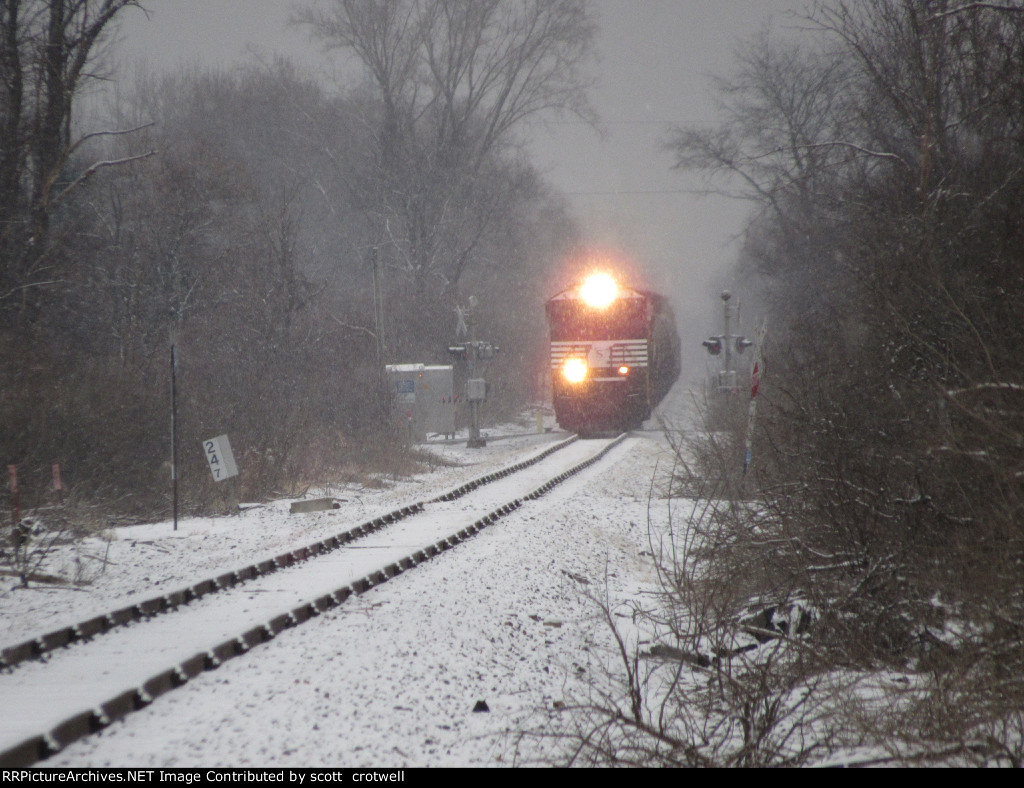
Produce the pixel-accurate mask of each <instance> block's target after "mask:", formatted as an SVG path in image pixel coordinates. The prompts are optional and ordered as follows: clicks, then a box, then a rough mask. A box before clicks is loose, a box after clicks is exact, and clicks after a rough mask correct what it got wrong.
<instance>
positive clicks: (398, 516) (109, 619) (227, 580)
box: [0, 436, 576, 671]
mask: <svg viewBox="0 0 1024 788" xmlns="http://www.w3.org/2000/svg"><path fill="white" fill-rule="evenodd" d="M574 441H576V437H575V436H573V437H572V438H569V439H568V440H564V441H560V442H559V443H556V444H555V445H554V446H551V447H549V448H547V449H545V450H544V451H543V452H540V453H539V454H537V455H536V456H535V457H531V458H530V459H528V460H523V461H522V462H518V463H515V464H514V465H510V466H508V467H507V468H502V469H501V470H498V471H494V472H493V473H489V474H486V475H484V476H481V477H479V478H477V479H473V480H472V481H470V482H467V483H465V484H463V485H461V486H459V487H457V488H455V489H453V490H449V491H448V492H446V493H443V494H442V495H440V496H438V497H437V498H431V499H429V500H426V501H418V502H416V503H413V504H409V505H408V506H403V507H401V508H400V509H395V510H394V511H392V512H388V513H387V514H384V515H381V516H380V517H376V518H374V519H372V520H368V521H366V522H365V523H362V524H361V525H357V526H355V527H354V528H350V529H349V530H347V531H343V532H341V533H339V534H335V535H334V536H329V537H327V538H326V539H321V540H319V541H317V542H313V543H311V544H307V545H304V546H302V547H299V548H296V549H295V550H289V551H287V552H284V553H281V554H280V555H278V556H275V557H273V558H269V559H266V560H264V561H259V562H257V563H253V564H248V565H246V566H243V567H241V568H240V569H235V570H233V571H230V572H224V573H222V574H220V575H217V576H216V577H210V578H207V579H205V580H200V581H199V582H197V583H193V584H192V585H190V586H187V587H186V588H180V589H178V590H177V591H171V592H169V593H166V594H161V595H159V596H155V597H151V598H149V599H145V600H143V601H141V602H135V603H133V604H131V605H126V606H125V607H121V608H118V609H117V610H111V611H109V612H106V613H101V614H99V615H96V616H93V617H91V618H89V619H86V620H85V621H80V622H78V623H77V624H70V625H68V626H65V627H60V628H59V629H55V630H53V631H52V632H46V633H44V634H42V635H38V636H36V637H32V638H29V639H27V640H23V641H21V642H20V643H16V644H15V645H13V646H8V647H6V648H4V649H2V650H0V670H5V671H10V670H13V669H14V668H15V667H17V666H18V665H20V664H21V663H23V662H25V661H27V660H32V659H41V658H42V657H45V656H46V655H47V654H48V653H49V652H51V651H54V650H56V649H59V648H65V647H67V646H72V645H74V644H76V643H80V642H83V641H87V640H91V639H92V638H94V637H97V636H99V635H104V634H106V633H108V632H111V631H113V630H115V629H117V628H119V627H123V626H126V625H127V624H132V623H135V622H137V621H142V620H143V619H146V618H151V617H153V616H156V615H160V614H161V613H166V612H168V611H171V610H176V609H177V608H179V607H181V606H182V605H187V604H188V603H190V602H193V601H195V600H197V599H202V598H203V597H207V596H209V595H210V594H215V593H217V592H219V591H224V590H226V589H229V588H234V587H236V586H238V585H240V584H242V583H245V582H248V581H250V580H255V579H256V578H258V577H264V576H266V575H269V574H273V573H274V572H276V571H278V570H280V569H285V568H287V567H290V566H295V565H297V564H300V563H302V562H304V561H308V560H310V559H312V558H315V557H317V556H320V555H325V554H326V553H329V552H331V551H332V550H337V549H338V548H340V547H343V546H345V545H347V544H349V543H350V542H352V541H354V540H356V539H359V538H362V537H364V536H368V535H369V534H372V533H376V532H377V531H379V530H381V529H382V528H384V527H386V526H388V525H392V524H393V523H397V522H399V521H401V520H404V519H406V518H407V517H409V516H411V515H413V514H418V513H419V512H422V511H423V509H424V507H425V506H426V505H427V504H429V503H435V502H438V501H454V500H456V499H458V498H461V497H462V496H464V495H467V494H468V493H470V492H472V491H473V490H476V489H478V488H479V487H482V486H484V485H486V484H490V483H491V482H494V481H497V480H498V479H504V478H506V477H508V476H511V475H512V474H514V473H518V472H519V471H522V470H525V469H526V468H529V467H531V466H532V465H536V464H537V463H538V462H541V461H542V460H545V459H547V458H548V457H550V456H551V455H552V454H554V453H555V452H557V451H559V450H561V449H564V448H565V447H566V446H568V445H570V444H571V443H573V442H574Z"/></svg>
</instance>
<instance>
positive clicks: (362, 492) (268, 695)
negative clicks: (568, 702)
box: [0, 432, 685, 766]
mask: <svg viewBox="0 0 1024 788" xmlns="http://www.w3.org/2000/svg"><path fill="white" fill-rule="evenodd" d="M553 440H555V438H554V437H552V436H536V437H533V438H520V439H515V440H509V441H502V442H491V443H489V444H488V446H487V447H485V448H483V449H478V450H466V449H464V448H463V447H461V446H444V447H438V449H437V450H438V451H440V452H442V453H443V454H444V455H445V456H446V457H447V458H449V459H458V460H460V461H462V462H466V463H472V464H471V465H469V466H468V467H461V468H452V467H445V466H439V467H438V468H436V469H435V470H434V471H433V472H432V473H429V474H425V475H423V476H420V477H417V478H414V479H410V480H405V481H395V482H393V483H392V484H391V485H390V486H389V487H388V488H387V489H384V490H366V489H361V488H360V489H357V488H351V489H347V490H335V491H329V494H333V495H336V496H337V497H339V498H342V499H346V501H345V503H344V504H343V506H342V508H341V509H339V510H335V511H331V512H321V513H316V514H305V515H289V514H288V513H287V507H288V504H287V502H277V503H275V504H272V505H269V506H265V507H260V508H258V509H253V510H250V511H247V512H244V513H242V514H240V515H238V516H237V517H229V518H198V519H193V520H186V521H183V522H182V523H181V524H180V526H179V530H178V531H177V532H175V531H173V530H171V525H170V523H160V524H156V525H147V526H135V527H132V528H120V529H116V531H114V532H113V534H112V536H111V538H110V541H109V542H107V541H103V540H99V539H96V540H92V541H91V543H89V544H86V545H84V546H83V547H82V548H81V549H80V550H79V551H78V554H77V557H78V564H77V565H74V559H75V557H76V556H75V552H74V551H73V550H70V549H68V550H65V552H64V553H63V554H60V555H55V556H54V560H55V565H54V567H53V569H55V570H56V569H59V568H60V566H59V564H61V562H64V564H65V567H64V568H65V569H66V570H67V569H69V568H70V569H74V568H75V566H77V571H78V572H79V574H80V575H82V574H92V575H93V582H92V584H91V585H88V586H83V587H81V588H79V589H76V590H72V589H71V588H60V587H45V588H44V587H36V588H32V589H28V590H25V589H17V590H15V589H12V588H11V587H10V586H12V585H13V584H14V581H13V580H11V581H10V582H9V583H7V582H5V586H6V587H5V588H4V589H3V591H2V592H0V611H2V612H3V623H2V627H0V645H11V644H13V643H16V642H19V641H21V640H24V639H25V638H26V637H29V636H34V635H39V634H42V633H43V632H46V631H50V630H53V629H55V628H57V627H59V626H63V625H66V624H69V623H73V622H76V621H80V620H83V619H84V618H87V617H89V616H90V615H95V614H96V613H99V612H103V611H106V610H109V609H111V608H113V607H117V606H120V605H123V604H125V603H126V602H127V601H129V600H131V599H144V598H148V597H152V596H154V595H156V594H157V593H161V592H169V591H172V590H176V589H178V588H181V587H183V586H186V585H188V584H190V583H194V582H196V581H197V580H200V579H204V578H206V577H210V576H212V575H215V574H218V573H220V572H223V571H226V570H228V569H233V568H237V567H240V566H242V565H245V564H248V563H252V562H254V561H257V560H261V559H264V558H267V557H270V556H273V555H275V554H277V553H279V552H282V551H283V550H285V549H290V548H294V547H297V546H301V545H305V544H308V543H310V542H312V541H315V540H317V539H322V538H325V537H327V536H330V535H333V534H336V533H339V532H341V531H343V530H346V529H347V528H348V527H352V526H355V525H358V524H360V523H362V522H365V521H366V520H368V519H371V518H372V517H374V516H377V515H379V514H382V513H384V512H387V511H391V510H393V509H395V508H397V507H398V506H402V505H407V504H409V503H411V502H416V501H423V500H427V499H429V498H431V497H434V496H436V495H437V494H439V493H441V492H443V491H445V490H448V489H451V488H452V487H455V486H457V485H458V484H461V483H463V482H464V481H465V480H467V479H471V478H477V477H479V476H481V475H483V474H484V473H487V472H490V471H491V470H493V469H495V468H497V467H504V466H507V465H509V464H512V463H513V462H516V461H518V460H520V459H523V458H524V457H528V456H530V455H535V454H537V453H538V452H539V451H541V450H542V449H544V448H547V447H548V446H550V445H551V442H552V441H553ZM575 451H578V450H575ZM668 452H669V450H668V447H667V445H666V443H665V441H664V439H663V437H662V436H661V435H660V434H658V433H657V432H651V433H646V434H643V435H640V436H637V437H632V438H629V439H628V440H627V441H626V442H625V443H624V444H623V445H621V446H619V447H618V448H616V449H615V450H613V452H612V453H611V454H610V455H609V456H608V457H607V458H606V460H605V461H603V462H601V463H599V464H597V465H596V466H594V467H593V468H591V469H589V470H587V471H585V472H583V473H581V474H579V475H578V476H575V477H572V478H571V479H569V480H567V481H566V482H564V483H563V484H561V485H560V486H558V487H556V488H555V489H554V490H553V491H551V492H550V493H548V494H547V495H546V496H544V497H542V498H540V499H539V500H536V501H532V502H528V503H526V504H525V505H524V506H523V507H522V508H521V509H519V510H517V511H515V512H513V513H511V514H510V515H508V516H507V517H505V518H503V519H502V520H500V521H498V522H497V523H496V524H494V525H492V526H490V527H489V528H487V529H485V530H483V531H482V532H481V533H480V534H478V535H476V536H475V537H473V538H472V539H470V540H469V541H468V542H466V543H463V544H461V545H459V546H458V547H456V548H454V549H452V550H449V551H448V552H446V553H444V554H443V555H440V556H438V557H436V558H434V559H432V560H431V561H429V562H427V563H426V564H423V565H420V566H417V567H415V568H413V569H411V570H409V571H407V572H405V573H404V574H402V575H400V576H398V577H396V578H394V579H393V580H391V581H390V582H388V583H386V584H384V585H383V586H380V587H378V588H374V589H371V590H370V591H369V592H367V593H366V594H364V595H361V596H359V597H354V598H351V599H349V600H348V601H347V602H345V603H344V604H342V605H341V606H340V607H338V608H336V609H334V610H333V611H330V612H328V613H325V614H323V615H321V616H320V617H318V618H316V619H313V620H311V621H309V622H306V623H304V624H302V625H301V626H299V627H296V628H294V629H291V630H288V631H286V632H283V633H281V634H280V635H279V636H278V637H277V638H276V639H275V640H274V641H272V642H271V643H268V644H266V645H263V646H259V647H257V648H254V649H253V650H252V651H250V652H249V653H248V654H246V655H244V656H242V657H239V658H237V659H234V660H231V661H229V662H227V663H225V664H224V665H222V666H221V667H220V668H219V669H217V670H215V671H211V672H207V673H204V674H201V675H200V676H198V677H196V678H195V679H193V680H192V681H190V682H189V683H188V684H187V685H186V686H184V687H183V688H181V689H178V690H175V691H173V692H171V693H169V694H167V695H165V696H162V697H160V698H158V699H157V700H156V701H155V702H154V703H153V704H151V705H150V706H149V707H147V708H146V709H145V710H143V711H140V712H137V713H135V714H132V715H129V716H128V717H127V718H126V719H125V720H123V721H121V722H118V723H115V724H113V725H111V726H110V727H109V728H107V729H106V730H104V731H103V732H101V733H100V734H97V735H94V736H91V737H89V738H87V739H85V740H82V741H80V742H78V743H76V744H73V745H71V746H69V747H68V748H66V749H65V750H63V751H62V752H60V753H59V754H57V755H56V756H55V757H53V758H51V759H49V760H48V761H46V765H47V766H68V765H73V766H90V765H96V766H102V765H109V766H191V765H212V766H217V765H224V766H284V765H292V766H328V765H334V766H364V765H366V766H368V765H373V766H479V765H502V764H511V763H523V762H526V763H533V762H537V761H538V760H543V759H546V758H554V759H557V758H558V742H557V741H552V740H543V739H535V738H532V737H528V738H526V739H522V740H521V739H520V735H519V734H520V732H521V731H524V730H533V729H535V728H536V726H537V724H538V723H539V722H541V721H542V720H543V719H544V718H545V716H546V715H547V714H548V713H550V712H551V711H552V710H553V709H554V708H555V706H556V704H558V703H559V702H561V701H562V699H563V698H566V697H567V696H568V695H569V694H571V693H576V694H585V692H586V683H587V681H588V679H589V678H590V676H591V675H593V674H594V673H595V672H599V671H603V670H604V669H605V668H606V667H607V666H608V664H609V663H610V662H611V661H613V659H614V657H613V655H612V652H611V651H610V649H611V646H612V641H611V637H610V632H609V631H608V629H607V625H606V624H605V623H604V622H603V620H602V618H601V615H600V609H599V607H598V604H597V602H596V601H594V599H592V598H591V597H596V598H598V599H605V598H606V597H609V598H611V599H612V600H613V601H614V600H625V599H629V598H635V597H636V596H637V595H639V594H642V593H643V592H644V591H645V590H648V589H650V588H651V585H652V582H653V576H652V567H651V564H650V555H649V553H650V546H649V543H648V514H649V512H650V514H651V515H652V516H653V517H654V519H655V527H659V526H658V523H659V522H663V521H664V520H666V519H667V516H668V515H667V507H668V502H667V501H664V500H657V498H656V499H655V500H654V501H653V502H651V501H649V500H648V493H649V490H650V489H651V484H652V478H653V476H654V473H655V465H656V464H657V463H659V462H660V466H661V468H662V469H663V471H664V470H666V469H667V468H668V467H670V465H671V463H670V461H668ZM565 458H566V459H565V461H566V463H569V462H570V460H571V459H572V455H571V453H567V454H566V455H565ZM503 486H504V485H503V482H496V483H495V484H494V485H490V486H489V488H488V496H493V499H494V500H495V501H500V502H504V499H502V494H503ZM655 490H656V491H655V495H656V496H657V494H658V493H657V485H656V486H655ZM652 503H653V505H651V504H652ZM680 503H681V504H682V505H684V506H685V502H680ZM459 507H460V504H459V502H456V503H455V505H453V506H452V507H450V508H449V509H446V510H444V512H443V513H442V512H441V511H440V510H439V513H438V514H437V515H436V518H435V519H436V520H437V522H438V524H439V526H438V527H441V526H444V525H448V524H451V523H453V522H454V520H455V518H456V517H457V516H466V517H470V518H473V517H478V516H479V514H476V513H475V512H473V511H470V512H464V513H460V512H459ZM428 519H429V518H428ZM410 522H411V521H410ZM417 522H419V523H420V525H419V526H418V527H420V528H424V527H428V526H424V525H423V523H424V521H423V520H417ZM401 527H402V524H398V525H395V526H391V527H390V528H389V529H388V530H389V531H390V530H391V529H397V528H401ZM453 530H457V527H456V528H455V529H453ZM407 536H408V538H407V539H405V538H403V540H402V541H403V542H404V543H407V544H409V545H412V544H418V543H420V542H421V541H423V539H424V538H425V539H426V540H427V541H430V539H432V538H436V537H434V536H433V535H432V534H412V533H410V534H408V535H407ZM361 544H362V545H363V547H364V548H365V549H363V550H362V554H363V555H364V556H365V555H367V554H368V553H371V552H373V550H372V544H373V543H372V542H371V541H368V540H363V541H362V542H361ZM359 553H360V551H359V550H351V551H347V554H348V556H351V555H356V554H359ZM83 556H85V558H83ZM103 559H105V562H104V560H103ZM320 560H321V561H322V559H320ZM345 560H352V559H349V558H348V557H347V556H346V558H345ZM341 561H342V556H341V555H340V554H338V555H336V554H335V553H332V554H331V560H330V561H326V562H323V563H322V564H321V563H319V561H318V562H317V563H318V565H319V566H321V567H322V571H324V572H326V573H327V574H326V575H325V576H324V578H323V583H324V584H326V585H329V586H330V588H331V589H333V588H337V587H339V586H340V585H343V584H344V583H345V582H349V579H346V578H350V575H351V574H353V573H358V571H360V566H362V565H361V564H358V562H357V563H356V564H353V565H352V566H350V567H348V568H345V567H342V566H341V565H340V562H341ZM83 563H84V568H83ZM290 572H291V570H289V571H288V572H279V573H275V574H273V575H271V576H269V577H267V578H264V579H262V580H259V581H252V582H250V583H246V584H244V585H242V586H240V587H238V588H237V589H235V590H233V591H230V592H221V593H219V594H216V595H214V598H211V599H209V600H205V599H204V600H201V601H199V602H194V603H192V605H190V606H189V608H190V610H191V609H192V608H193V607H195V608H197V610H198V609H199V608H203V607H208V608H209V611H210V615H211V616H212V617H213V618H214V619H216V618H217V617H218V616H221V617H223V618H225V619H226V618H227V617H228V614H227V613H226V612H224V611H225V610H231V611H237V610H240V609H246V608H248V609H255V608H260V609H261V612H260V613H259V615H264V613H267V614H268V615H272V614H273V613H276V612H280V610H281V609H283V608H287V607H289V606H293V604H294V600H295V599H297V598H300V597H303V595H304V594H305V592H306V591H308V592H309V593H308V595H307V596H305V598H306V599H311V598H313V597H314V596H316V594H317V593H322V589H321V588H316V587H314V585H313V584H312V583H310V584H308V585H306V586H304V587H299V588H293V589H291V590H289V589H288V577H289V574H290ZM303 577H305V578H306V580H308V577H309V576H308V575H304V576H303ZM304 582H305V581H304ZM217 611H220V612H217ZM176 620H177V619H175V618H174V617H173V616H158V617H156V618H155V619H153V620H152V621H151V622H147V623H146V624H143V625H138V626H147V627H150V626H151V627H154V629H153V632H154V634H153V636H152V638H151V639H150V638H148V637H147V642H148V643H149V644H150V646H151V647H152V651H153V652H154V653H155V657H154V658H158V657H160V656H161V655H162V656H163V657H164V658H165V659H166V662H167V664H166V665H163V666H164V667H167V666H169V665H170V664H171V663H172V662H173V661H174V659H175V658H181V657H183V656H186V657H187V656H190V655H191V654H194V653H195V652H196V650H197V648H198V647H199V646H197V642H193V641H191V640H189V633H185V632H180V631H178V632H176V631H175V629H174V622H175V621H176ZM190 620H191V619H190ZM161 622H164V623H161ZM133 626H136V625H133ZM158 627H159V628H160V629H159V632H158V629H157V628H158ZM127 634H128V633H113V634H110V635H107V636H105V637H102V638H99V639H97V640H95V641H94V642H93V643H90V644H84V645H79V646H75V647H74V648H75V649H91V650H92V651H93V652H94V654H93V658H94V659H95V660H96V661H95V662H94V665H95V667H94V669H93V671H92V673H91V675H90V674H86V675H84V676H80V677H79V678H77V679H74V680H71V679H69V678H67V677H65V678H64V682H65V685H60V686H56V687H54V691H55V692H61V693H64V694H66V693H68V692H71V691H72V690H74V691H75V692H79V691H81V692H83V693H84V695H83V698H84V699H83V701H82V702H83V703H84V704H86V705H88V704H89V703H92V702H93V701H92V700H91V698H95V697H99V696H100V695H102V694H103V692H104V691H105V686H106V685H105V684H104V682H105V681H106V679H104V678H103V676H104V674H106V676H107V677H111V676H112V677H115V678H118V679H120V680H126V679H127V678H128V673H129V671H131V670H136V671H141V672H142V673H144V672H146V670H148V668H147V667H146V665H147V664H148V663H146V662H145V660H146V659H149V657H146V656H145V655H143V654H140V653H135V652H134V651H133V653H122V652H121V651H120V649H123V648H126V647H127V646H126V645H125V644H127V643H128V638H127ZM234 634H238V633H234ZM211 645H213V643H207V644H206V646H207V647H209V646H211ZM175 655H177V657H175ZM61 656H62V655H61V654H60V653H56V654H54V655H53V657H52V658H51V660H50V664H49V665H47V664H42V663H35V664H31V665H24V666H21V667H19V668H18V669H17V670H15V671H14V672H13V673H12V674H11V675H10V676H5V677H0V679H3V680H0V705H2V706H3V707H4V708H5V712H7V711H8V710H10V711H12V712H14V715H22V714H28V713H29V712H30V711H32V713H39V712H38V710H33V708H32V707H33V702H31V701H29V700H27V699H18V698H17V695H16V686H17V684H16V682H12V681H10V680H11V679H17V677H18V676H19V675H23V676H25V677H26V681H27V678H28V677H29V676H30V675H32V674H34V673H36V674H43V673H44V672H45V671H47V670H51V671H53V673H52V675H59V671H57V670H56V668H57V667H58V666H59V665H60V662H61ZM140 675H141V673H140ZM149 675H152V671H151V670H150V671H149ZM90 693H91V694H90ZM97 693H99V694H98V695H97ZM478 701H484V702H485V703H486V704H487V706H488V707H489V709H490V711H488V712H474V711H473V708H474V706H475V705H476V704H477V702H478ZM35 705H36V706H38V705H39V704H38V703H36V704H35ZM40 724H42V725H44V726H45V724H46V723H45V715H43V716H42V717H40ZM38 732H42V731H38Z"/></svg>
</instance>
